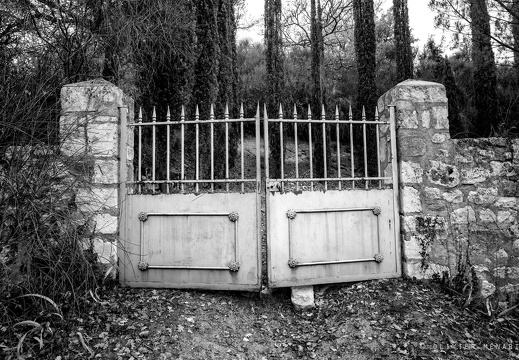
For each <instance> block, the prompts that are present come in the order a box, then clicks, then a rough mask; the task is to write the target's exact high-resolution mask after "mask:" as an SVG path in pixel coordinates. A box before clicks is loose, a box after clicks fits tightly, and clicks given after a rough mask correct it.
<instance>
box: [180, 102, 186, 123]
mask: <svg viewBox="0 0 519 360" xmlns="http://www.w3.org/2000/svg"><path fill="white" fill-rule="evenodd" d="M185 117H186V112H185V110H184V105H182V108H181V109H180V121H184V118H185Z"/></svg>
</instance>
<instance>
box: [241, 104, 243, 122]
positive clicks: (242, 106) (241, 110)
mask: <svg viewBox="0 0 519 360" xmlns="http://www.w3.org/2000/svg"><path fill="white" fill-rule="evenodd" d="M240 119H243V102H242V103H241V104H240Z"/></svg>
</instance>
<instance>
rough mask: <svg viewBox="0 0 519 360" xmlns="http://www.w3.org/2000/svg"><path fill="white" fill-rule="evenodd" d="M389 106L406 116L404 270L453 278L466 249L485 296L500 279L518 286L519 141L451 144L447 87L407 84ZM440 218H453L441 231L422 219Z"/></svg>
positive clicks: (402, 124)
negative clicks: (447, 273) (458, 259)
mask: <svg viewBox="0 0 519 360" xmlns="http://www.w3.org/2000/svg"><path fill="white" fill-rule="evenodd" d="M389 104H392V105H396V110H397V116H400V115H401V118H399V119H397V123H398V124H399V128H398V130H397V139H398V143H397V146H398V152H399V156H400V161H401V163H400V167H399V171H400V179H401V182H402V184H401V192H400V212H401V217H400V218H401V222H402V226H401V231H402V235H403V241H402V247H403V248H402V254H403V270H404V272H405V273H406V274H407V275H409V276H416V277H417V278H421V277H428V276H432V275H433V274H434V273H441V272H442V271H450V272H454V273H453V274H452V275H454V274H455V272H456V266H452V264H453V263H454V264H456V261H457V260H456V259H457V258H458V257H459V255H460V253H459V251H460V250H459V249H464V248H466V247H467V246H469V244H470V251H469V256H470V260H471V263H472V265H473V266H475V269H476V273H477V276H478V278H479V280H480V285H481V294H482V296H484V297H487V296H490V295H492V294H493V293H494V292H495V291H496V283H495V280H494V278H493V275H496V276H498V277H499V278H500V279H501V280H500V283H499V286H500V289H508V290H510V289H515V286H516V284H517V287H519V240H518V238H519V219H518V211H519V201H518V197H519V184H518V180H519V175H518V174H519V139H514V140H510V139H504V138H488V139H460V140H458V139H456V140H452V139H450V136H449V133H448V128H449V124H448V113H447V98H446V96H445V88H444V87H443V86H442V85H440V84H434V83H428V82H424V81H415V80H409V81H405V82H402V83H400V84H398V85H397V86H396V87H395V88H393V89H392V90H390V91H389V92H387V93H386V94H384V95H383V96H382V97H381V98H380V100H379V103H378V105H379V109H381V108H384V107H385V106H386V105H389ZM384 116H386V117H387V116H388V113H387V112H385V113H384V115H383V116H382V118H384ZM436 216H442V217H447V218H448V219H449V221H448V224H449V225H450V227H447V229H445V231H439V230H438V228H437V227H435V226H433V225H432V223H431V222H430V221H429V222H428V221H425V222H423V221H422V222H419V221H418V220H417V219H427V218H429V219H433V218H435V217H436ZM424 228H425V229H424ZM457 252H458V253H457ZM424 257H425V258H424ZM449 264H450V265H451V268H449V267H448V266H449ZM478 269H479V270H478ZM482 269H483V270H484V271H483V270H482ZM480 270H481V271H480Z"/></svg>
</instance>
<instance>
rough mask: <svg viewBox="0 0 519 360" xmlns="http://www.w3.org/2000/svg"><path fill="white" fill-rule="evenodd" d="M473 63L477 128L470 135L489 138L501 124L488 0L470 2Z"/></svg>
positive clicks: (471, 0) (472, 0) (470, 0)
mask: <svg viewBox="0 0 519 360" xmlns="http://www.w3.org/2000/svg"><path fill="white" fill-rule="evenodd" d="M469 3H470V18H471V20H472V21H471V24H470V25H471V30H472V62H473V63H474V105H475V108H476V119H475V120H476V121H475V126H474V128H473V129H471V132H472V133H473V134H475V135H476V136H479V137H489V136H491V135H492V133H493V132H494V131H495V130H496V129H497V125H498V123H499V121H500V119H499V116H498V102H497V92H496V88H497V78H496V64H495V61H494V52H493V51H492V44H491V41H490V17H489V15H488V9H487V4H486V0H469Z"/></svg>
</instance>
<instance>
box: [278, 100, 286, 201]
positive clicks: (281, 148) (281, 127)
mask: <svg viewBox="0 0 519 360" xmlns="http://www.w3.org/2000/svg"><path fill="white" fill-rule="evenodd" d="M283 150H284V149H283V108H282V107H281V103H280V104H279V154H280V159H279V160H280V161H281V166H280V169H281V191H282V192H283V191H284V190H285V183H284V181H283V180H284V179H285V161H284V158H285V154H284V151H283Z"/></svg>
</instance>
